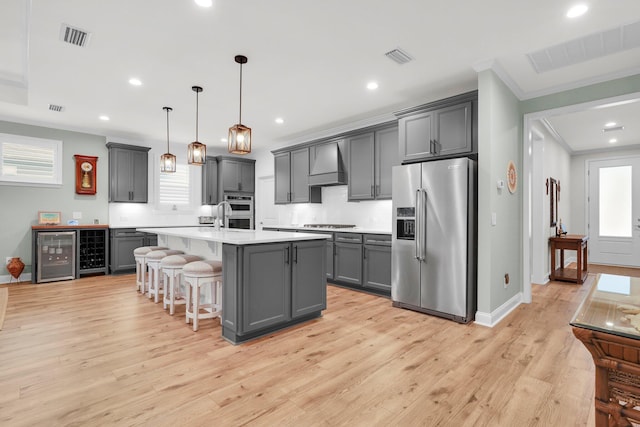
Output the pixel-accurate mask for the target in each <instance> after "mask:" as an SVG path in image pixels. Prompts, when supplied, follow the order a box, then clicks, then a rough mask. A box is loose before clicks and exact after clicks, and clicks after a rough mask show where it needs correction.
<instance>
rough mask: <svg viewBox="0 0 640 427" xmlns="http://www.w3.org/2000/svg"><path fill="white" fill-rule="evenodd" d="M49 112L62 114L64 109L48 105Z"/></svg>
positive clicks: (60, 106) (59, 106)
mask: <svg viewBox="0 0 640 427" xmlns="http://www.w3.org/2000/svg"><path fill="white" fill-rule="evenodd" d="M49 110H51V111H56V112H58V113H62V112H63V111H64V107H63V106H62V105H55V104H49Z"/></svg>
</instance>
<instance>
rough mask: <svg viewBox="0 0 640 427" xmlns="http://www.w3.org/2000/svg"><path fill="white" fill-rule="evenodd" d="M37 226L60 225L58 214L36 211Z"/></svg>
mask: <svg viewBox="0 0 640 427" xmlns="http://www.w3.org/2000/svg"><path fill="white" fill-rule="evenodd" d="M38 224H40V225H58V224H60V212H46V211H38Z"/></svg>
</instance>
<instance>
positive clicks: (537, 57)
mask: <svg viewBox="0 0 640 427" xmlns="http://www.w3.org/2000/svg"><path fill="white" fill-rule="evenodd" d="M637 47H640V22H635V23H633V24H628V25H623V26H620V27H617V28H613V29H610V30H606V31H602V32H600V33H595V34H590V35H588V36H585V37H581V38H579V39H575V40H571V41H568V42H566V43H561V44H558V45H555V46H551V47H548V48H546V49H542V50H539V51H536V52H532V53H529V54H527V57H528V58H529V61H530V62H531V66H532V67H533V69H534V70H535V71H536V72H537V73H544V72H545V71H550V70H555V69H557V68H562V67H567V66H569V65H574V64H579V63H581V62H585V61H589V60H591V59H595V58H601V57H603V56H606V55H611V54H612V53H617V52H621V51H623V50H629V49H634V48H637Z"/></svg>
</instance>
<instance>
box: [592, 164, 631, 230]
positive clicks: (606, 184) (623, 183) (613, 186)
mask: <svg viewBox="0 0 640 427" xmlns="http://www.w3.org/2000/svg"><path fill="white" fill-rule="evenodd" d="M631 188H632V175H631V166H616V167H607V168H605V167H603V168H600V205H599V206H598V208H599V217H600V223H599V224H598V226H599V227H600V235H601V236H610V237H633V228H632V227H633V225H632V223H633V221H632V217H633V215H632V203H631V202H632V192H631Z"/></svg>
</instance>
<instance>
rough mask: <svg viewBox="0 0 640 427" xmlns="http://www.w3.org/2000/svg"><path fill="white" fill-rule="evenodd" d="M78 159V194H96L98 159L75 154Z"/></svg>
mask: <svg viewBox="0 0 640 427" xmlns="http://www.w3.org/2000/svg"><path fill="white" fill-rule="evenodd" d="M73 157H74V158H75V159H76V194H86V195H93V194H96V188H97V187H96V168H97V163H98V158H97V157H95V156H83V155H81V154H75V155H74V156H73Z"/></svg>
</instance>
